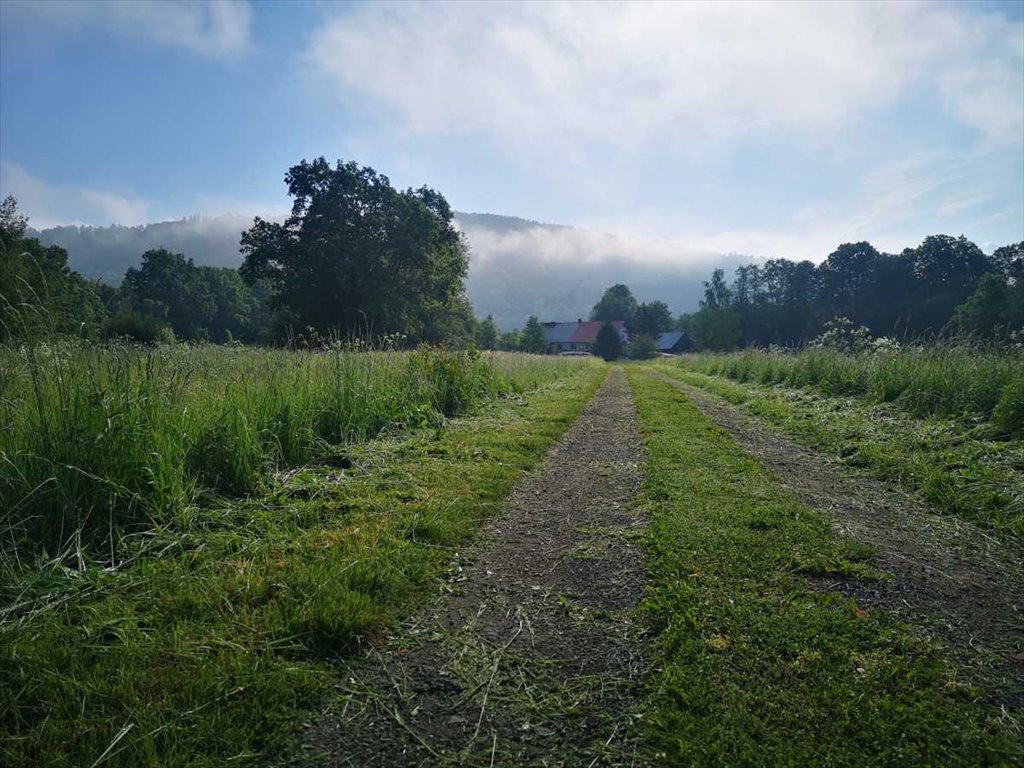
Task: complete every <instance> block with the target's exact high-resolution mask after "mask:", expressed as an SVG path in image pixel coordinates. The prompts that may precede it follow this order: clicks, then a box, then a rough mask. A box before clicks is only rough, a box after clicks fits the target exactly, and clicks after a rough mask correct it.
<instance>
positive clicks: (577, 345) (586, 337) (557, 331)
mask: <svg viewBox="0 0 1024 768" xmlns="http://www.w3.org/2000/svg"><path fill="white" fill-rule="evenodd" d="M542 325H543V326H544V336H545V338H546V339H547V342H548V352H549V353H552V354H556V355H558V354H561V353H563V352H585V353H590V351H591V347H592V345H593V344H594V340H595V339H596V338H597V332H598V331H600V330H601V326H603V325H604V321H602V320H583V319H580V320H577V321H576V322H575V323H558V322H548V323H542ZM612 327H613V328H614V329H615V330H616V331H618V332H619V336H620V337H621V338H622V342H623V343H626V342H628V341H629V334H628V333H627V331H626V323H625V322H624V321H623V320H613V321H612Z"/></svg>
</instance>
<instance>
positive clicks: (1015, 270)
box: [990, 240, 1024, 279]
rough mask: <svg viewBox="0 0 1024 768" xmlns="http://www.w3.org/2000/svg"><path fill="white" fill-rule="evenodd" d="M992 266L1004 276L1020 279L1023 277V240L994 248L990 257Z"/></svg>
mask: <svg viewBox="0 0 1024 768" xmlns="http://www.w3.org/2000/svg"><path fill="white" fill-rule="evenodd" d="M990 261H991V262H992V266H993V267H995V268H996V269H998V270H999V271H1000V272H1002V273H1003V274H1004V275H1008V276H1010V277H1016V278H1017V279H1020V277H1021V276H1024V240H1022V241H1021V242H1019V243H1014V244H1013V245H1004V246H1003V247H1002V248H996V249H995V251H993V252H992V256H991V257H990Z"/></svg>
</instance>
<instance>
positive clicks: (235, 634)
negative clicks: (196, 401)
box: [0, 358, 607, 766]
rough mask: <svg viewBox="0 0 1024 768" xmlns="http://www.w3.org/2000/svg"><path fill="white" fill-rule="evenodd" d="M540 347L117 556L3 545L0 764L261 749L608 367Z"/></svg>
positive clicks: (171, 761) (431, 573) (240, 753)
mask: <svg viewBox="0 0 1024 768" xmlns="http://www.w3.org/2000/svg"><path fill="white" fill-rule="evenodd" d="M284 359H286V358H284ZM296 359H298V358H296ZM546 364H548V365H552V366H556V367H555V368H554V369H553V371H554V374H553V375H545V376H542V377H541V379H542V380H543V383H542V384H541V386H540V387H539V388H538V389H536V390H534V391H531V392H529V393H528V394H526V395H525V396H516V397H514V398H503V399H492V400H490V401H488V402H487V403H485V404H484V405H483V406H482V410H481V412H480V413H479V414H478V415H475V416H470V417H466V418H461V419H450V420H446V421H444V422H435V425H434V426H428V427H425V428H420V429H415V430H411V431H406V432H404V433H402V434H399V435H395V436H391V437H383V438H382V439H379V440H377V441H374V442H371V443H368V444H364V445H351V446H349V447H348V449H347V451H348V454H347V455H348V459H347V461H346V462H345V464H348V465H349V467H348V468H347V469H341V468H339V467H332V466H325V465H311V466H307V467H305V468H303V469H300V470H298V471H293V472H289V473H287V474H284V475H280V476H278V478H277V481H276V482H274V483H270V482H269V480H268V481H267V485H266V486H265V487H266V491H265V492H264V493H262V494H261V495H258V496H254V497H252V498H250V499H247V500H229V499H224V498H222V499H221V500H219V501H217V500H213V501H211V502H210V503H209V504H207V505H204V506H201V507H190V508H189V509H188V513H187V515H186V514H184V513H183V514H182V515H181V516H179V522H180V525H181V527H180V528H173V529H170V528H169V529H161V530H159V531H155V532H154V534H153V535H154V536H155V537H156V539H155V541H154V542H153V543H152V545H151V546H149V547H148V548H146V549H145V551H144V552H143V553H142V554H140V555H139V556H138V557H137V559H136V560H134V561H133V562H129V563H122V564H121V566H120V567H119V568H110V567H104V565H103V564H102V563H100V564H92V563H91V562H89V561H86V562H85V563H83V564H82V566H81V567H80V568H66V567H65V566H64V565H63V564H62V563H60V562H56V563H51V564H49V565H45V564H44V565H42V566H39V567H35V568H24V569H18V568H17V567H16V566H15V564H14V563H13V562H11V561H8V562H7V563H6V566H5V569H4V571H2V572H0V573H2V575H3V576H4V579H5V580H7V579H11V580H10V581H7V583H6V584H5V585H4V587H3V592H2V596H3V602H4V604H5V605H6V606H7V607H6V608H5V609H4V610H3V612H2V613H0V691H2V692H3V695H2V696H0V764H4V765H11V766H92V765H97V766H99V765H102V766H110V765H120V766H140V765H161V766H167V765H182V766H184V765H189V766H222V765H226V764H231V765H236V764H251V763H253V762H255V763H262V762H265V760H266V759H267V756H268V755H270V754H272V753H273V752H274V750H275V749H276V748H277V747H278V745H280V744H281V743H282V741H283V740H284V739H285V738H286V737H287V736H288V734H289V733H291V732H292V730H293V729H294V728H295V726H296V724H297V720H298V718H299V717H300V716H301V714H302V713H303V712H308V711H309V710H310V709H312V708H313V707H315V706H316V704H317V702H318V701H319V700H320V696H321V694H323V693H324V692H325V690H326V688H327V687H328V685H329V684H330V682H331V681H332V680H333V677H332V674H333V672H332V668H331V666H330V661H331V660H332V659H336V658H337V657H338V656H343V655H346V654H351V653H353V652H355V651H357V650H358V649H359V648H361V647H365V645H366V644H367V643H373V642H376V641H377V640H379V639H380V638H382V637H383V636H384V634H385V632H386V630H387V628H388V626H389V625H391V624H392V623H393V622H395V621H396V620H397V619H398V618H399V617H401V616H404V615H406V614H407V613H408V611H410V610H411V609H412V606H413V605H414V604H415V603H416V602H417V601H418V600H420V599H422V598H424V597H425V596H426V595H427V594H428V587H429V585H430V584H431V583H432V580H433V579H434V578H435V577H436V576H438V575H440V574H441V573H442V571H443V569H444V568H445V566H446V565H447V564H448V563H449V562H450V560H451V557H452V548H453V547H455V546H457V545H459V544H460V543H461V542H463V541H465V540H466V539H467V537H469V536H470V535H472V533H473V532H474V531H475V530H476V529H477V527H478V526H479V524H480V523H481V521H482V520H484V519H486V518H487V517H488V516H490V515H492V514H494V513H495V512H496V511H497V510H499V509H500V507H501V504H502V499H503V497H504V496H505V495H506V493H507V492H508V491H509V490H510V488H511V487H512V485H513V484H514V483H515V482H516V481H517V479H518V478H519V477H520V476H521V475H522V473H523V472H524V471H525V470H526V469H528V468H530V467H531V466H533V465H534V464H535V463H536V462H537V461H538V460H539V459H540V458H541V457H543V456H544V454H545V452H546V451H547V450H548V448H549V447H550V446H551V445H552V443H553V442H554V441H555V440H556V439H557V438H558V437H559V436H560V435H561V434H562V432H563V431H564V430H565V429H566V428H567V427H568V425H569V424H570V423H571V422H572V420H573V419H574V418H575V416H576V414H577V413H578V412H579V409H580V408H582V406H583V404H584V403H586V401H587V400H588V399H589V398H590V397H591V396H592V394H593V392H594V391H595V389H596V387H597V385H598V383H599V381H600V379H601V378H602V377H603V376H604V374H605V372H606V370H607V369H606V368H605V367H604V366H602V365H599V364H593V363H592V364H587V365H582V366H567V367H557V366H558V362H557V361H550V362H548V363H546ZM15 579H16V580H15ZM256 758H258V759H256Z"/></svg>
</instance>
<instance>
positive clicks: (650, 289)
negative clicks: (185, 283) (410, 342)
mask: <svg viewBox="0 0 1024 768" xmlns="http://www.w3.org/2000/svg"><path fill="white" fill-rule="evenodd" d="M455 218H456V222H457V223H458V225H459V227H460V228H461V229H462V230H463V231H464V232H465V233H466V236H467V239H468V240H469V244H470V266H469V279H468V281H467V289H468V292H469V298H470V301H471V302H472V303H473V309H474V311H475V313H476V315H477V316H478V317H484V316H486V315H493V317H494V320H495V322H496V323H497V324H498V326H499V327H501V328H503V329H509V328H514V327H522V325H523V323H524V322H525V320H526V318H527V317H529V316H530V315H536V316H537V317H541V318H553V319H566V318H575V317H587V316H588V315H589V312H590V308H591V307H592V306H593V303H594V297H595V296H600V295H601V292H602V291H603V290H604V289H605V288H607V287H608V286H609V285H612V284H615V283H622V282H624V283H627V284H628V285H629V286H630V287H631V288H632V290H633V293H634V294H635V296H636V297H637V299H638V300H640V301H650V300H654V299H660V300H662V301H665V302H666V303H667V304H668V305H669V307H670V308H671V309H672V310H673V311H674V312H687V311H692V310H694V309H696V308H697V304H698V301H699V300H700V298H701V296H702V295H703V288H702V281H703V280H705V279H706V278H707V275H708V273H709V272H710V270H711V268H712V267H715V266H721V267H725V269H726V270H727V272H730V273H731V272H732V270H733V269H734V268H735V267H736V266H739V265H740V264H741V263H745V262H746V261H747V259H744V258H742V257H739V256H735V257H732V256H730V257H723V256H718V255H714V254H680V255H679V257H678V259H674V258H672V254H671V253H666V248H667V246H666V245H665V244H664V243H660V244H659V243H653V242H651V241H642V240H638V239H631V238H627V237H622V236H617V235H610V234H606V233H601V232H596V231H594V230H587V229H581V228H576V227H566V226H559V225H554V224H542V223H539V222H535V221H529V220H526V219H520V218H516V217H513V216H498V215H495V214H487V213H457V214H456V215H455ZM251 225H252V218H251V217H249V216H238V215H225V216H217V217H191V218H187V219H180V220H178V221H166V222H160V223H154V224H146V225H143V226H137V227H121V226H111V227H76V226H65V227H54V228H52V229H44V230H42V231H39V232H34V233H31V234H32V236H35V237H38V238H39V239H40V240H41V241H42V242H43V243H44V244H45V245H60V246H62V247H64V248H66V249H67V251H68V256H69V263H70V266H71V268H72V269H75V270H78V271H79V272H81V273H82V274H83V275H84V276H85V277H88V278H99V279H101V280H103V281H104V282H107V283H111V284H118V283H120V281H121V279H122V277H123V276H124V273H125V270H127V269H128V268H129V267H133V266H138V264H139V261H140V258H141V256H142V254H143V253H144V252H146V251H147V250H151V249H154V248H166V249H168V250H170V251H173V252H175V253H182V254H184V255H185V256H188V257H189V258H192V259H194V260H195V262H196V264H203V265H210V266H224V267H237V266H239V265H240V264H241V262H242V257H241V255H240V254H239V252H238V241H239V235H240V233H241V232H242V230H244V229H246V228H248V227H249V226H251Z"/></svg>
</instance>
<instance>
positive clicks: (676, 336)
mask: <svg viewBox="0 0 1024 768" xmlns="http://www.w3.org/2000/svg"><path fill="white" fill-rule="evenodd" d="M654 346H655V347H657V348H658V351H659V352H661V353H662V354H665V355H678V354H679V353H680V352H687V351H689V350H690V349H692V348H693V344H691V343H690V339H689V337H687V335H686V334H685V333H683V332H682V331H669V332H668V333H662V334H660V335H659V336H658V338H657V339H655V340H654Z"/></svg>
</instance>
